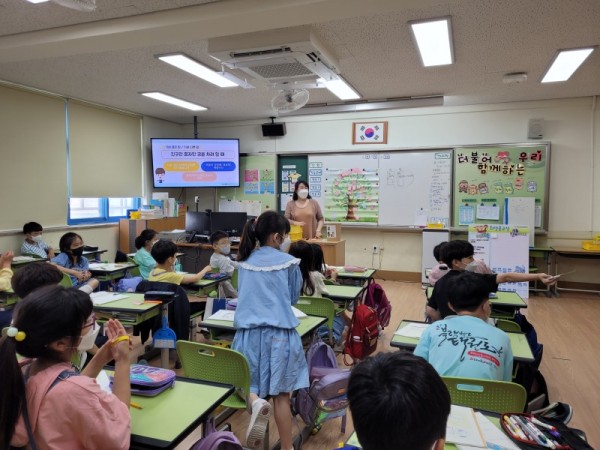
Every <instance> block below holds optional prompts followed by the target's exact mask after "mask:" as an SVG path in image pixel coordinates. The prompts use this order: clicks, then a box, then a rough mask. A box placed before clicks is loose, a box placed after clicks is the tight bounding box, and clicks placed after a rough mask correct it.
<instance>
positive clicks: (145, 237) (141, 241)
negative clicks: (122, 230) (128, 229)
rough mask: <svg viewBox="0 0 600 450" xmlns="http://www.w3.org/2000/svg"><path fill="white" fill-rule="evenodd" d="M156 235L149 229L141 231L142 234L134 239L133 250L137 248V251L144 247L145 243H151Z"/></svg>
mask: <svg viewBox="0 0 600 450" xmlns="http://www.w3.org/2000/svg"><path fill="white" fill-rule="evenodd" d="M157 234H158V233H157V232H156V231H154V230H151V229H149V228H147V229H145V230H142V232H141V233H140V235H139V236H138V237H136V238H135V248H137V249H138V250H139V249H140V248H142V247H143V246H144V245H146V242H148V241H151V240H152V239H154V238H155V237H156V235H157Z"/></svg>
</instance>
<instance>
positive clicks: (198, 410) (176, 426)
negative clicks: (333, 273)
mask: <svg viewBox="0 0 600 450" xmlns="http://www.w3.org/2000/svg"><path fill="white" fill-rule="evenodd" d="M233 390H234V388H233V386H230V385H226V384H218V383H212V382H209V381H201V380H192V379H191V378H184V377H177V379H176V382H175V385H174V387H173V388H172V389H167V390H166V391H164V392H162V393H160V394H159V395H157V396H156V397H142V396H137V395H132V396H131V401H133V402H135V403H137V404H139V405H140V406H141V407H142V408H143V409H136V408H130V409H129V412H130V413H131V447H130V448H132V449H172V448H175V447H176V446H177V445H178V444H179V443H180V442H181V441H183V440H184V439H185V438H186V437H187V436H188V435H189V434H190V433H192V431H194V430H195V429H196V428H198V427H199V426H200V425H201V424H202V423H203V422H205V421H206V420H207V419H208V417H209V416H210V414H211V413H212V412H213V411H214V410H215V409H216V408H217V407H218V406H219V405H220V404H221V403H222V402H223V401H224V400H225V399H226V398H227V397H229V395H231V394H232V393H233Z"/></svg>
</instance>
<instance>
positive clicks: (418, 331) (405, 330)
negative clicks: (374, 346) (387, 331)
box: [394, 322, 429, 339]
mask: <svg viewBox="0 0 600 450" xmlns="http://www.w3.org/2000/svg"><path fill="white" fill-rule="evenodd" d="M428 326H429V324H428V323H412V322H411V323H409V324H408V325H406V326H404V327H402V328H400V329H399V330H397V331H396V332H395V333H394V334H396V335H398V336H404V337H409V338H417V339H420V338H421V335H422V334H423V331H425V330H426V329H427V327H428Z"/></svg>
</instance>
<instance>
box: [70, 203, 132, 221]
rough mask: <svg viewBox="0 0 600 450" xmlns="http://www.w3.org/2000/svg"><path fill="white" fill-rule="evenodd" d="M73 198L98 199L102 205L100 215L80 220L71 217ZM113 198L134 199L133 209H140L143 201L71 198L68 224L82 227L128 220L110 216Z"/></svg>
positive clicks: (123, 217)
mask: <svg viewBox="0 0 600 450" xmlns="http://www.w3.org/2000/svg"><path fill="white" fill-rule="evenodd" d="M72 198H96V199H98V201H99V204H100V208H99V209H100V215H99V216H96V217H85V218H80V219H74V218H72V217H71V199H72ZM111 198H131V199H133V202H132V203H133V204H132V209H139V208H140V206H141V204H142V200H141V198H139V197H70V198H69V201H68V206H67V224H68V225H82V224H100V223H115V222H118V221H119V220H120V219H127V218H128V217H127V216H126V215H124V216H111V215H110V214H109V201H110V199H111Z"/></svg>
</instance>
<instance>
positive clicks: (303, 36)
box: [208, 26, 339, 85]
mask: <svg viewBox="0 0 600 450" xmlns="http://www.w3.org/2000/svg"><path fill="white" fill-rule="evenodd" d="M208 53H209V55H210V56H212V57H213V58H215V59H217V60H218V61H220V62H221V64H223V65H224V66H225V67H227V68H229V69H238V70H241V71H243V72H245V73H247V74H248V75H250V76H251V77H253V78H255V79H257V80H262V81H264V82H266V83H267V84H276V85H277V84H283V83H292V82H303V83H306V82H309V83H310V82H316V80H317V79H318V78H324V79H325V80H331V79H336V78H337V75H336V74H337V73H339V68H338V63H337V61H336V60H335V59H334V58H333V57H332V56H331V54H330V52H329V51H328V50H327V49H326V48H325V47H324V46H323V44H321V43H320V42H319V41H318V40H317V38H316V37H315V35H314V33H313V32H312V31H311V29H310V27H309V26H302V27H295V28H283V29H278V30H269V31H261V32H257V33H247V34H238V35H234V36H226V37H220V38H214V39H210V40H209V41H208Z"/></svg>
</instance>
